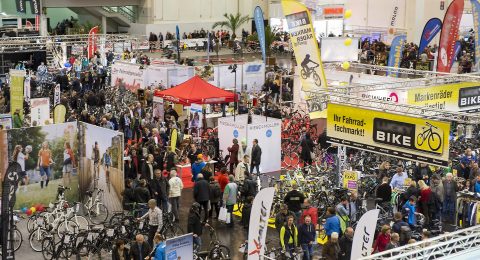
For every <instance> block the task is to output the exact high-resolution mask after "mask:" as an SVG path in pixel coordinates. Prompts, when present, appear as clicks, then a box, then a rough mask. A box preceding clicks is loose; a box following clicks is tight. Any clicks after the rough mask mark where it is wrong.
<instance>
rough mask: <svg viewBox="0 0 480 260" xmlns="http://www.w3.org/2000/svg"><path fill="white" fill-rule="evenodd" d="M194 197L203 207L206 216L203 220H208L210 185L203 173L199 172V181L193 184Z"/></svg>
mask: <svg viewBox="0 0 480 260" xmlns="http://www.w3.org/2000/svg"><path fill="white" fill-rule="evenodd" d="M193 198H194V199H195V201H196V202H198V204H200V205H201V206H202V207H203V210H204V214H203V215H204V218H203V222H206V221H207V220H208V203H209V200H210V185H209V184H208V181H206V180H205V179H203V174H201V173H199V174H198V176H197V181H196V182H195V185H194V186H193Z"/></svg>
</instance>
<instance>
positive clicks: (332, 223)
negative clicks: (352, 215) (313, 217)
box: [325, 207, 341, 238]
mask: <svg viewBox="0 0 480 260" xmlns="http://www.w3.org/2000/svg"><path fill="white" fill-rule="evenodd" d="M326 217H327V219H326V221H325V234H326V235H327V236H328V237H329V238H330V237H331V235H332V233H337V234H340V233H341V227H340V218H339V217H338V216H337V215H335V208H333V207H328V208H327V216H326ZM337 238H338V237H337Z"/></svg>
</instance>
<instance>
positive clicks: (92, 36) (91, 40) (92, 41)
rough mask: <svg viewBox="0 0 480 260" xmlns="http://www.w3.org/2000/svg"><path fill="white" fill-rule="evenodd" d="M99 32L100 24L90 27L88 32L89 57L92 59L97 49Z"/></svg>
mask: <svg viewBox="0 0 480 260" xmlns="http://www.w3.org/2000/svg"><path fill="white" fill-rule="evenodd" d="M96 34H98V26H95V27H93V28H92V29H90V32H89V33H88V59H90V58H91V57H92V56H93V55H94V54H95V51H96V50H97V36H96Z"/></svg>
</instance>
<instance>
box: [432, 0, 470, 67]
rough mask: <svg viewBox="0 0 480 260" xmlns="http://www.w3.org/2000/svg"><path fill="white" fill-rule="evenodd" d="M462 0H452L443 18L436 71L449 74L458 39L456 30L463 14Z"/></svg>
mask: <svg viewBox="0 0 480 260" xmlns="http://www.w3.org/2000/svg"><path fill="white" fill-rule="evenodd" d="M463 4H464V0H454V1H453V2H452V3H451V4H450V6H449V7H448V9H447V12H446V13H445V17H444V18H443V26H442V34H440V46H439V48H438V57H437V71H438V72H450V69H451V68H452V64H453V63H452V62H451V61H452V59H454V58H455V57H454V56H455V41H456V40H457V38H458V28H459V26H460V20H461V19H462V14H463Z"/></svg>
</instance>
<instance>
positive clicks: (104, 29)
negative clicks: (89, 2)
mask: <svg viewBox="0 0 480 260" xmlns="http://www.w3.org/2000/svg"><path fill="white" fill-rule="evenodd" d="M102 33H103V34H107V17H106V16H105V15H102Z"/></svg>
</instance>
